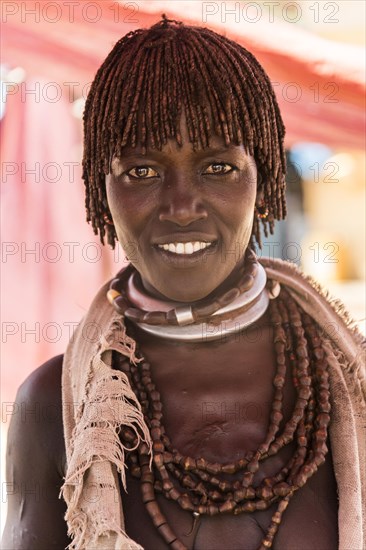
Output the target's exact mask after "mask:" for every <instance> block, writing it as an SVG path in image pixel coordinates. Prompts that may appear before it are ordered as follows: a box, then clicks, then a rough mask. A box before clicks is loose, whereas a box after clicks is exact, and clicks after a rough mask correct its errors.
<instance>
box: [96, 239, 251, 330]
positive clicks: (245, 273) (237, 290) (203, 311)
mask: <svg viewBox="0 0 366 550" xmlns="http://www.w3.org/2000/svg"><path fill="white" fill-rule="evenodd" d="M133 270H134V268H133V267H132V266H131V265H129V266H127V268H126V269H124V270H123V271H122V272H121V273H120V275H119V276H118V277H116V278H115V279H113V280H112V281H111V283H110V286H109V290H108V293H107V297H108V300H109V301H110V302H111V304H112V305H113V306H114V308H115V309H116V311H117V312H118V313H119V314H120V315H124V316H126V317H127V318H128V319H130V320H131V321H133V322H135V323H145V324H152V325H178V324H179V322H178V318H177V315H176V311H175V309H171V310H169V311H167V312H165V311H145V310H143V309H139V308H137V307H136V306H135V305H132V304H130V302H129V301H128V298H127V294H126V291H125V290H124V289H125V285H126V281H127V280H128V278H129V277H130V275H131V274H132V272H133ZM257 270H258V263H257V258H256V255H255V254H254V252H253V251H252V250H249V249H247V252H246V254H245V258H244V262H243V265H242V267H241V272H240V280H239V282H238V285H237V287H234V288H231V289H230V290H228V291H226V292H224V293H223V294H222V295H221V296H218V297H217V298H216V299H215V300H214V301H213V300H212V299H206V300H202V301H201V302H200V303H199V305H192V307H191V310H192V317H193V319H194V323H200V322H202V321H204V320H205V319H207V318H209V317H210V316H211V315H213V314H214V313H215V312H216V311H218V310H219V309H221V308H223V307H225V306H227V305H229V304H230V303H231V302H233V301H234V300H235V299H236V298H238V297H239V296H240V295H241V294H243V293H244V292H247V291H248V290H249V289H250V288H252V286H253V284H254V279H255V276H256V273H257Z"/></svg>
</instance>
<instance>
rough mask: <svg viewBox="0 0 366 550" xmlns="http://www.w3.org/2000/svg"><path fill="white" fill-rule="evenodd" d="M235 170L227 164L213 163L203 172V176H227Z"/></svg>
mask: <svg viewBox="0 0 366 550" xmlns="http://www.w3.org/2000/svg"><path fill="white" fill-rule="evenodd" d="M234 170H235V167H234V166H232V165H231V164H228V163H227V162H213V163H212V164H210V166H208V167H207V168H206V170H205V171H204V172H203V174H204V175H206V174H209V175H223V174H229V173H230V172H233V171H234Z"/></svg>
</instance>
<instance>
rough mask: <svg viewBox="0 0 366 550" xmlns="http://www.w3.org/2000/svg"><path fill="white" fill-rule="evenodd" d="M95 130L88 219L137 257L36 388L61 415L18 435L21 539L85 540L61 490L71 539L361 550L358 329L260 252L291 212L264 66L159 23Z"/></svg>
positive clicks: (105, 100) (126, 64)
mask: <svg viewBox="0 0 366 550" xmlns="http://www.w3.org/2000/svg"><path fill="white" fill-rule="evenodd" d="M84 123H85V144H84V145H85V147H84V161H83V166H84V172H83V177H84V180H85V184H86V207H87V213H88V221H90V222H91V223H92V226H93V228H94V231H95V232H99V234H100V236H101V239H102V242H104V239H105V238H107V241H108V243H110V244H111V245H112V246H114V244H115V240H116V239H118V240H119V241H120V243H121V245H122V247H123V249H124V250H125V251H126V252H127V254H128V257H129V260H130V264H129V266H128V267H127V268H126V269H124V270H122V271H121V272H120V273H119V274H118V275H117V277H116V278H115V279H113V280H112V281H111V282H109V283H108V284H107V285H105V286H104V287H103V288H102V289H101V291H100V292H99V293H98V295H97V296H96V298H95V300H94V302H93V304H92V306H91V308H90V310H89V312H88V314H87V315H86V316H85V318H84V319H83V321H82V323H81V324H80V325H79V327H78V330H77V331H76V334H75V335H74V337H73V339H72V341H71V342H70V345H69V347H68V350H67V352H66V354H65V357H64V358H62V357H57V358H55V359H53V360H52V361H50V362H48V363H46V364H45V365H43V366H42V367H41V368H40V369H38V371H36V372H35V373H34V374H32V375H31V377H30V378H29V379H28V380H27V381H26V382H25V384H24V385H23V386H22V388H21V389H20V391H19V394H18V401H19V402H20V404H22V403H25V405H26V406H36V405H38V406H39V407H40V410H41V411H44V410H47V409H48V407H49V406H50V405H51V404H52V405H54V404H55V403H56V405H57V406H58V407H61V402H62V407H63V417H62V418H61V414H57V415H56V416H55V417H54V418H53V419H52V422H50V419H49V418H44V415H43V416H42V415H40V418H39V422H37V421H36V420H34V419H33V421H32V420H29V419H28V417H27V422H28V424H27V425H26V428H25V423H24V422H23V423H22V422H21V419H19V418H18V419H17V420H15V421H14V422H13V424H12V426H11V431H10V435H9V454H8V465H9V477H8V481H9V483H13V485H14V487H15V486H18V487H21V486H22V484H23V485H24V487H25V488H26V489H25V490H19V491H14V495H13V497H12V499H11V502H10V505H9V517H8V522H7V526H6V529H5V535H4V548H37V550H40V549H41V548H47V549H50V548H61V547H65V546H66V545H67V544H68V543H70V539H68V537H67V535H66V523H65V521H64V520H63V515H64V512H65V510H66V509H65V508H64V505H63V503H62V501H58V500H57V499H56V496H57V494H58V491H59V489H60V487H61V485H63V486H62V494H63V497H64V499H65V501H66V504H67V511H66V516H65V519H66V522H67V524H68V534H69V536H70V537H72V542H71V548H77V549H82V548H100V549H102V548H103V549H106V548H131V549H132V548H133V549H135V548H140V547H141V546H142V547H144V548H146V549H154V550H155V549H156V550H157V549H160V548H161V549H163V548H168V547H169V548H173V549H183V548H199V549H210V550H214V549H224V548H225V549H229V548H230V549H240V550H243V549H244V548H245V549H246V550H247V549H248V550H250V549H253V550H256V549H258V548H261V549H264V548H271V547H272V548H276V549H281V550H286V549H291V550H294V549H298V550H300V549H301V550H303V549H306V548H324V549H325V548H326V549H333V548H334V549H335V548H338V547H339V548H353V549H355V550H356V549H357V550H358V549H359V548H361V547H362V537H363V533H364V532H365V531H363V530H365V514H364V512H363V511H362V504H361V497H362V491H364V488H365V479H364V475H365V457H364V454H363V451H362V449H364V447H365V446H362V445H363V444H364V442H365V433H364V431H362V430H363V428H362V415H364V413H365V378H364V371H363V370H362V365H361V360H360V353H359V350H360V349H361V343H362V338H361V336H360V335H359V334H358V333H357V332H356V331H355V330H351V329H350V328H348V325H349V323H348V321H347V319H346V317H345V316H344V315H343V316H340V315H338V314H337V313H336V311H335V309H334V308H333V307H332V305H331V304H330V303H328V302H327V301H326V299H325V298H323V296H322V295H321V293H320V292H319V291H318V290H317V289H316V288H315V286H313V285H312V284H311V282H309V281H308V280H306V279H305V278H304V277H303V276H302V275H300V274H299V273H298V271H297V270H295V269H294V268H293V267H292V266H289V265H287V264H285V263H283V262H279V261H272V262H270V261H268V260H267V261H264V260H263V261H262V262H261V264H259V263H258V262H257V260H256V257H255V255H254V253H253V252H252V251H251V248H253V247H254V246H255V242H257V243H258V244H259V245H260V224H262V225H263V227H264V230H265V232H267V231H268V230H270V231H272V230H273V226H274V220H275V219H282V218H283V217H284V216H285V213H286V206H285V196H284V188H285V184H284V176H285V160H284V149H283V139H284V126H283V123H282V120H281V116H280V113H279V110H278V106H277V102H276V99H275V96H274V93H273V90H272V87H271V85H270V82H269V79H268V77H267V75H266V74H265V73H264V71H263V69H262V68H261V67H260V65H259V64H258V62H257V61H256V60H255V59H254V58H253V56H252V55H251V54H250V53H249V52H247V51H246V50H245V49H244V48H242V47H241V46H239V45H238V44H236V43H234V42H232V41H230V40H228V39H227V38H225V37H223V36H219V35H217V34H216V33H214V32H212V31H210V30H208V29H202V28H196V27H188V26H185V25H183V24H181V23H179V22H176V21H170V20H168V19H166V18H165V17H163V20H162V21H161V22H159V23H158V24H156V25H154V26H153V27H152V28H151V29H147V30H138V31H135V32H133V33H130V34H128V35H127V36H125V37H124V38H122V39H121V40H120V41H119V42H118V43H117V44H116V46H115V47H114V48H113V50H112V51H111V53H110V54H109V56H108V57H107V59H106V60H105V62H104V63H103V65H102V67H101V68H100V69H99V71H98V73H97V75H96V78H95V80H94V82H93V85H92V87H91V90H90V93H89V96H88V99H87V103H86V108H85V114H84ZM335 329H336V330H335ZM61 377H62V394H61V384H60V383H61ZM45 390H46V391H45ZM62 433H64V436H65V443H64V442H63V437H62ZM362 438H363V440H362ZM346 472H347V478H346V475H345V473H346ZM63 479H64V482H63ZM30 480H32V483H30ZM30 484H31V485H32V484H33V485H34V488H33V493H31V492H30V489H29V485H30ZM33 485H32V486H33ZM37 491H38V493H39V494H38V493H37ZM286 509H287V510H286ZM285 510H286V513H284V512H285Z"/></svg>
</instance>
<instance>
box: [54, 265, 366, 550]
mask: <svg viewBox="0 0 366 550" xmlns="http://www.w3.org/2000/svg"><path fill="white" fill-rule="evenodd" d="M260 262H261V263H262V265H263V266H264V267H265V269H266V272H267V277H268V278H269V279H272V280H275V281H278V282H279V283H280V284H281V285H282V286H283V287H285V288H286V289H287V291H288V292H289V293H290V294H291V295H292V297H293V298H294V299H295V300H296V302H297V303H298V304H299V306H301V308H302V309H303V310H304V311H305V312H306V313H308V314H309V315H310V316H311V317H312V318H313V319H314V320H315V321H316V322H317V323H318V325H319V326H320V328H321V330H322V334H323V336H324V342H325V350H326V353H327V357H328V362H329V366H330V388H331V403H332V413H331V415H332V416H331V419H332V420H331V424H330V430H329V435H330V443H331V450H332V459H333V467H334V472H335V477H336V482H337V487H338V496H339V503H338V532H339V550H364V549H366V542H365V538H366V509H365V503H366V377H365V365H364V361H363V352H364V349H365V340H364V338H363V337H362V336H361V335H360V333H359V332H358V331H357V328H356V327H355V326H354V324H353V323H352V321H351V319H350V318H349V316H348V315H347V313H346V312H345V310H344V307H343V305H342V304H341V303H340V302H338V301H334V300H333V301H331V300H330V299H329V297H328V296H327V295H326V293H325V292H324V291H323V290H322V289H321V288H320V287H319V286H318V285H317V284H316V283H315V282H314V281H312V280H311V279H310V278H308V277H305V276H304V275H303V274H302V273H301V272H300V271H299V270H298V269H297V268H296V267H295V266H294V265H292V264H290V263H288V262H283V261H281V260H269V259H261V260H260ZM108 286H109V283H107V284H106V285H104V286H103V287H102V288H101V290H100V291H99V293H98V294H97V296H96V297H95V299H94V301H93V303H92V305H91V307H90V309H89V311H88V313H87V314H86V316H85V317H84V319H83V320H82V321H81V323H80V324H79V325H78V327H77V330H76V331H75V333H74V335H73V338H72V339H71V341H70V343H69V345H68V348H67V350H66V353H65V356H64V363H63V374H62V400H63V422H64V436H65V444H66V458H67V471H66V475H65V482H64V485H63V487H62V489H61V492H62V496H63V497H64V499H65V501H66V503H67V512H66V516H65V519H66V521H67V524H68V531H69V535H70V536H71V537H72V543H71V544H70V546H69V548H70V549H73V550H84V549H87V550H91V549H93V550H108V549H111V550H112V549H113V550H122V549H123V550H137V549H141V546H140V545H138V544H137V543H136V542H134V541H133V540H132V539H130V538H129V537H128V535H127V533H126V532H125V526H124V517H123V505H122V497H121V493H120V488H119V480H118V476H121V479H122V484H123V486H124V487H125V482H126V480H125V450H126V449H125V448H124V447H123V445H122V443H121V441H120V439H119V427H120V426H121V425H128V426H129V427H131V428H132V429H133V430H134V431H135V433H136V434H137V438H138V441H139V442H140V441H144V442H145V443H146V444H147V445H148V446H149V448H150V450H151V439H150V435H149V430H148V428H147V426H146V424H145V421H144V418H143V414H142V411H141V407H140V404H139V402H138V401H137V399H136V397H135V395H134V393H133V391H132V389H131V387H130V385H129V382H128V379H127V376H126V375H125V374H124V373H122V372H120V371H116V370H113V369H112V367H111V361H112V351H113V350H115V351H117V352H119V353H121V354H123V355H125V356H126V357H128V358H129V359H130V360H131V361H132V362H134V363H135V364H136V363H137V362H138V359H137V358H136V356H135V350H136V343H135V342H134V340H133V339H132V338H130V337H129V336H128V335H127V334H126V330H125V326H124V324H123V318H122V317H121V316H120V315H118V314H117V313H116V312H115V310H114V308H113V307H112V306H111V305H110V304H109V302H108V301H107V299H106V293H107V290H108Z"/></svg>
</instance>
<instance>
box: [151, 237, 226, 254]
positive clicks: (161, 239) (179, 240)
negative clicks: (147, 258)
mask: <svg viewBox="0 0 366 550" xmlns="http://www.w3.org/2000/svg"><path fill="white" fill-rule="evenodd" d="M196 241H199V242H205V243H214V242H216V241H217V236H216V235H209V234H208V233H198V232H193V231H192V232H187V231H185V232H184V233H183V232H182V233H169V235H163V236H162V237H158V238H156V239H154V240H153V241H152V245H153V246H157V245H158V244H169V243H191V242H196ZM194 254H197V253H196V252H194Z"/></svg>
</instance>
